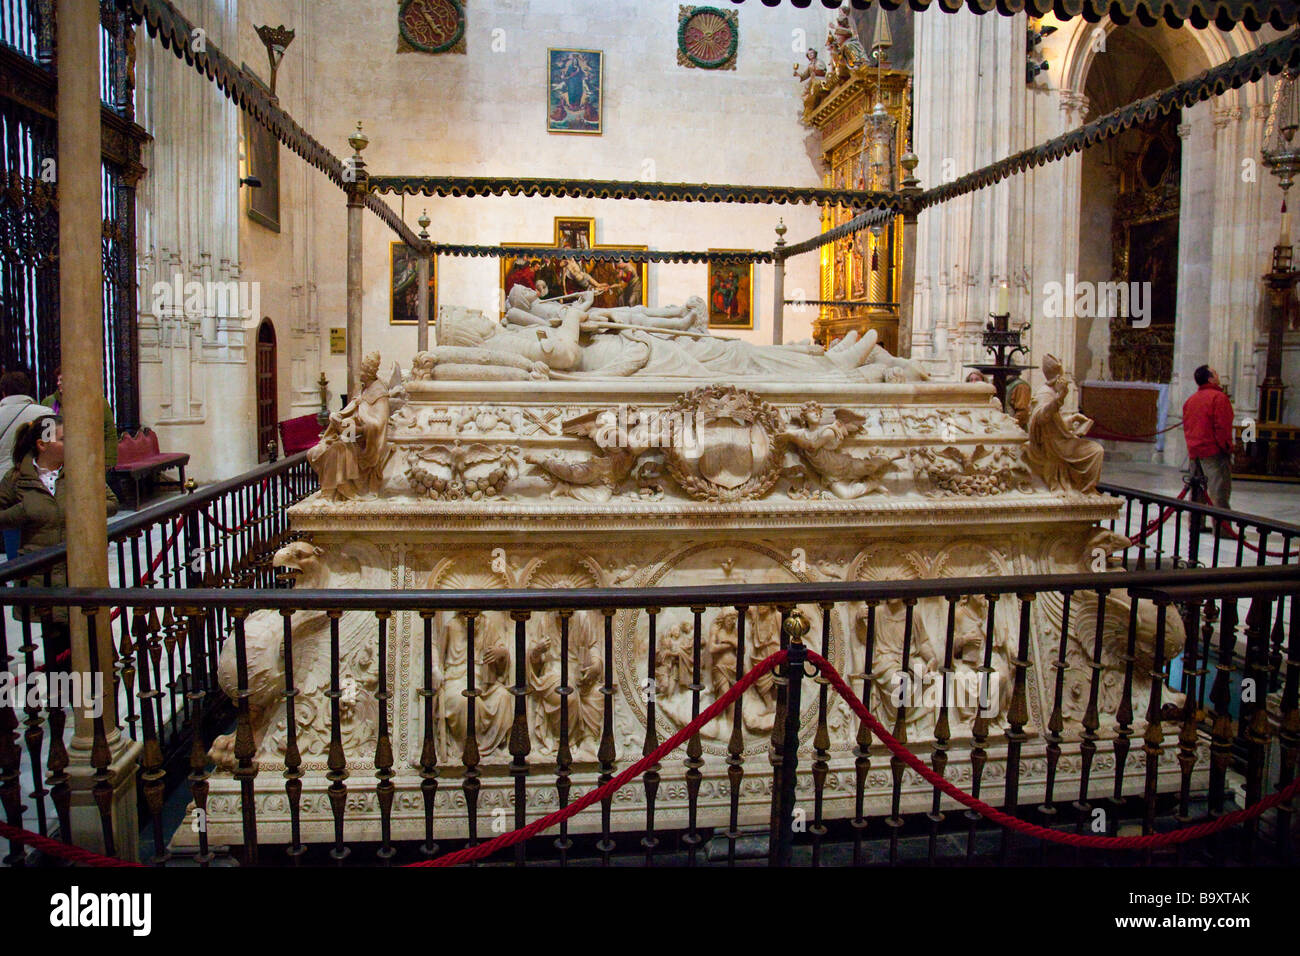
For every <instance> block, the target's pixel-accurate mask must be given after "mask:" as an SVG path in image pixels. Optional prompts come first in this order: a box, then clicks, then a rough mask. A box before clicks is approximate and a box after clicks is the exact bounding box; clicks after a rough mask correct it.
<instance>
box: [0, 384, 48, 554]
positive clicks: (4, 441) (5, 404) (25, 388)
mask: <svg viewBox="0 0 1300 956" xmlns="http://www.w3.org/2000/svg"><path fill="white" fill-rule="evenodd" d="M35 392H36V389H35V388H33V387H32V380H31V376H29V375H28V374H27V373H26V372H23V371H12V372H5V373H4V374H3V375H0V478H3V477H4V475H5V473H7V472H8V471H9V469H10V467H12V465H13V464H14V461H13V453H14V442H15V441H16V440H17V438H18V431H19V429H21V428H22V427H23V426H24V425H26V424H27V423H28V422H30V421H32V420H34V419H37V418H40V417H41V416H42V415H48V414H49V413H50V410H49V409H48V408H45V407H44V406H42V405H38V404H36V399H35V398H33V395H34V393H35ZM4 547H5V557H6V558H8V559H11V560H12V559H13V558H15V557H17V556H18V531H17V530H16V529H8V528H6V529H5V532H4Z"/></svg>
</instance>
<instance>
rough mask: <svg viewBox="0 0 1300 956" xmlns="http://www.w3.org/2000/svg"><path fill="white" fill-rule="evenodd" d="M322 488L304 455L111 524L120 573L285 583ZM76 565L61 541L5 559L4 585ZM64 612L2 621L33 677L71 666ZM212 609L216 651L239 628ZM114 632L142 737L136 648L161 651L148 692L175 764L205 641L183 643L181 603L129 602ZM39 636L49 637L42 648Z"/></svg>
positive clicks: (124, 579)
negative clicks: (298, 515) (301, 528)
mask: <svg viewBox="0 0 1300 956" xmlns="http://www.w3.org/2000/svg"><path fill="white" fill-rule="evenodd" d="M317 487H318V485H317V482H316V474H315V472H314V471H313V470H312V469H311V467H310V465H309V464H308V463H307V460H306V452H301V453H299V454H297V455H292V456H290V457H288V458H285V459H282V460H280V461H276V462H270V463H268V464H265V465H261V466H259V467H257V468H255V469H253V470H252V471H249V472H246V473H245V474H243V475H239V476H237V477H235V478H231V479H229V480H227V481H222V482H217V483H214V484H212V485H209V486H207V487H204V488H202V489H200V490H197V491H191V492H190V493H189V494H185V495H182V496H180V497H177V498H173V499H171V500H169V501H165V502H162V503H160V504H157V505H155V506H153V507H151V508H147V509H145V510H143V511H140V512H138V513H136V514H133V515H130V516H129V517H126V518H123V519H121V520H118V521H114V522H111V523H110V525H109V534H108V540H109V563H110V567H111V570H112V572H115V574H116V578H117V581H118V582H119V583H120V584H124V585H134V586H135V587H138V588H154V587H163V588H171V589H179V588H201V587H207V588H231V587H234V588H275V587H278V586H282V585H283V582H281V581H279V580H277V578H276V575H275V574H274V571H273V568H272V567H271V560H272V558H273V556H274V554H275V552H276V550H277V549H278V548H279V547H280V546H281V545H283V544H284V543H285V541H287V540H288V539H289V537H290V532H289V525H288V515H287V509H288V508H289V506H290V505H292V504H293V503H295V502H297V501H300V500H302V499H303V498H305V497H306V496H307V495H309V494H311V493H312V492H313V491H315V490H316V488H317ZM66 560H67V548H66V546H62V545H61V546H59V547H54V548H46V549H44V550H41V551H39V552H34V553H32V554H28V555H23V556H21V557H19V558H17V559H15V560H13V561H7V562H3V563H0V586H4V585H10V586H15V585H16V586H26V587H45V588H49V587H50V584H51V581H52V580H53V579H54V576H55V575H56V574H58V573H59V572H60V571H61V569H62V568H63V566H64V562H65V561H66ZM50 593H51V594H55V593H58V592H57V591H51V592H50ZM123 593H125V592H123ZM2 600H3V598H0V601H2ZM57 606H58V602H57V600H52V601H50V602H46V603H45V604H44V605H42V606H26V607H24V608H23V609H22V610H18V609H17V608H15V610H14V612H13V616H12V618H11V619H10V621H9V622H8V623H7V625H6V623H0V631H3V629H4V627H5V626H8V627H9V628H10V629H11V634H12V633H13V632H14V630H16V631H17V632H18V633H17V642H16V643H15V644H14V645H13V646H14V647H15V650H16V651H17V653H18V654H20V655H21V660H22V661H23V668H24V672H25V673H31V672H34V671H41V672H50V673H57V672H62V671H65V670H66V669H67V660H68V653H67V649H68V644H67V641H68V637H67V625H66V623H64V622H65V621H66V614H57V615H56V614H55V608H56V607H57ZM210 613H211V616H212V620H211V622H210V625H209V635H210V637H209V640H208V642H207V643H206V644H205V652H206V653H208V654H209V655H212V654H215V650H216V648H217V646H218V641H219V638H218V635H219V634H223V633H225V632H226V631H228V630H229V627H230V623H229V620H228V618H227V617H226V612H225V611H224V609H219V608H214V609H213V610H212V611H211V612H210ZM109 627H111V628H112V630H113V632H114V635H115V641H116V644H117V648H118V656H117V659H116V662H115V670H114V691H115V696H116V699H117V700H118V701H119V705H120V712H121V713H122V715H123V719H124V724H123V729H124V731H125V732H126V733H127V734H128V735H129V736H131V737H133V738H136V739H139V734H140V728H139V722H140V720H141V719H142V717H143V711H142V710H141V709H140V708H139V707H138V706H137V705H138V703H139V699H140V695H141V693H143V691H144V690H145V688H143V686H141V687H137V686H136V681H137V679H142V675H141V674H139V672H138V670H137V669H136V668H134V667H133V666H132V661H133V657H132V654H131V653H130V651H129V649H130V648H132V647H133V646H135V645H137V644H140V643H141V641H146V642H147V646H148V647H149V649H150V655H151V656H150V659H149V666H150V670H151V682H150V684H149V687H148V688H147V690H148V692H149V694H150V695H152V696H151V697H150V699H151V700H152V701H153V704H154V710H155V714H156V717H157V723H156V730H157V734H158V737H159V740H160V744H161V747H162V752H163V754H164V755H165V757H166V758H167V760H168V761H171V760H172V759H173V758H175V757H177V756H178V755H179V756H183V755H184V754H185V753H186V752H187V750H188V747H189V736H190V731H189V727H190V698H189V696H188V695H189V690H190V687H191V685H192V684H193V681H194V674H195V661H194V658H193V651H194V649H195V645H192V644H190V643H189V642H187V641H186V640H185V639H184V637H183V634H182V630H183V628H184V622H183V621H182V620H181V619H180V618H178V617H177V616H176V614H175V612H174V610H173V608H172V607H159V608H157V610H155V611H153V612H152V613H151V614H150V615H149V616H148V617H146V618H145V619H143V620H137V619H133V617H132V614H131V612H130V608H129V607H128V606H126V605H124V604H119V605H117V606H116V607H114V608H113V609H112V613H111V616H110V622H109ZM38 634H40V635H42V636H43V637H42V640H41V641H40V642H38V641H37V635H38ZM146 635H147V636H146ZM6 669H7V668H6Z"/></svg>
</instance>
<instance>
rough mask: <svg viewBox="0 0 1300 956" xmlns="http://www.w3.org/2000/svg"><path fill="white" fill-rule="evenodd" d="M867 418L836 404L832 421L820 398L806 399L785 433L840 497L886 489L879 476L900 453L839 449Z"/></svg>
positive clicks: (850, 496) (854, 496)
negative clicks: (860, 453) (863, 453)
mask: <svg viewBox="0 0 1300 956" xmlns="http://www.w3.org/2000/svg"><path fill="white" fill-rule="evenodd" d="M865 421H866V419H865V418H863V417H862V416H861V415H858V414H857V413H855V412H852V411H850V410H849V409H846V408H837V409H835V412H834V414H833V416H832V418H831V419H830V420H829V421H826V420H824V417H823V412H822V407H821V405H820V404H818V403H817V402H806V403H805V404H804V405H803V406H802V407H801V408H800V409H799V414H798V417H797V419H795V421H794V422H792V423H791V424H790V425H789V426H787V427H786V429H785V432H784V433H783V434H784V436H785V438H786V440H788V441H789V442H790V443H791V444H793V445H794V446H795V447H796V448H797V449H798V450H799V454H801V455H802V456H803V458H804V459H805V460H806V461H807V462H808V464H809V465H811V466H812V468H813V470H814V471H816V472H817V474H818V475H819V476H821V478H822V479H823V480H824V481H825V482H826V483H827V485H828V486H829V487H830V489H831V491H832V492H833V493H834V494H835V496H836V497H837V498H859V497H861V496H862V495H865V494H870V493H871V492H875V491H884V490H885V486H884V485H882V484H881V483H880V481H879V478H880V476H881V475H882V474H884V472H885V471H886V470H888V469H889V468H890V467H891V466H892V465H893V463H894V461H895V460H896V459H897V458H898V457H900V456H901V455H895V456H885V455H868V456H866V457H861V456H858V455H851V454H849V453H848V452H843V451H839V450H838V449H839V447H840V445H842V444H843V443H844V442H845V441H846V440H847V439H849V438H850V437H851V436H853V435H854V434H856V433H857V432H859V431H861V429H862V424H863V422H865Z"/></svg>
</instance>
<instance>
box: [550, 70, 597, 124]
mask: <svg viewBox="0 0 1300 956" xmlns="http://www.w3.org/2000/svg"><path fill="white" fill-rule="evenodd" d="M546 57H547V69H546V88H547V99H546V131H547V132H548V133H599V132H600V131H601V124H602V122H603V119H604V115H603V111H602V104H603V102H604V95H605V72H604V71H605V54H604V53H602V52H601V51H600V50H547V51H546Z"/></svg>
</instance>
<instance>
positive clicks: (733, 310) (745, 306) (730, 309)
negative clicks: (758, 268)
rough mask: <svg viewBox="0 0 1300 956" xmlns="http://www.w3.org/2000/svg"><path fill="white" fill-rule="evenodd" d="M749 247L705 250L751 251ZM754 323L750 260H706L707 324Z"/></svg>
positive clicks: (716, 326) (734, 325) (746, 325)
mask: <svg viewBox="0 0 1300 956" xmlns="http://www.w3.org/2000/svg"><path fill="white" fill-rule="evenodd" d="M752 251H753V250H750V249H710V250H709V252H752ZM753 327H754V264H753V263H752V262H710V263H709V328H711V329H752V328H753Z"/></svg>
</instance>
